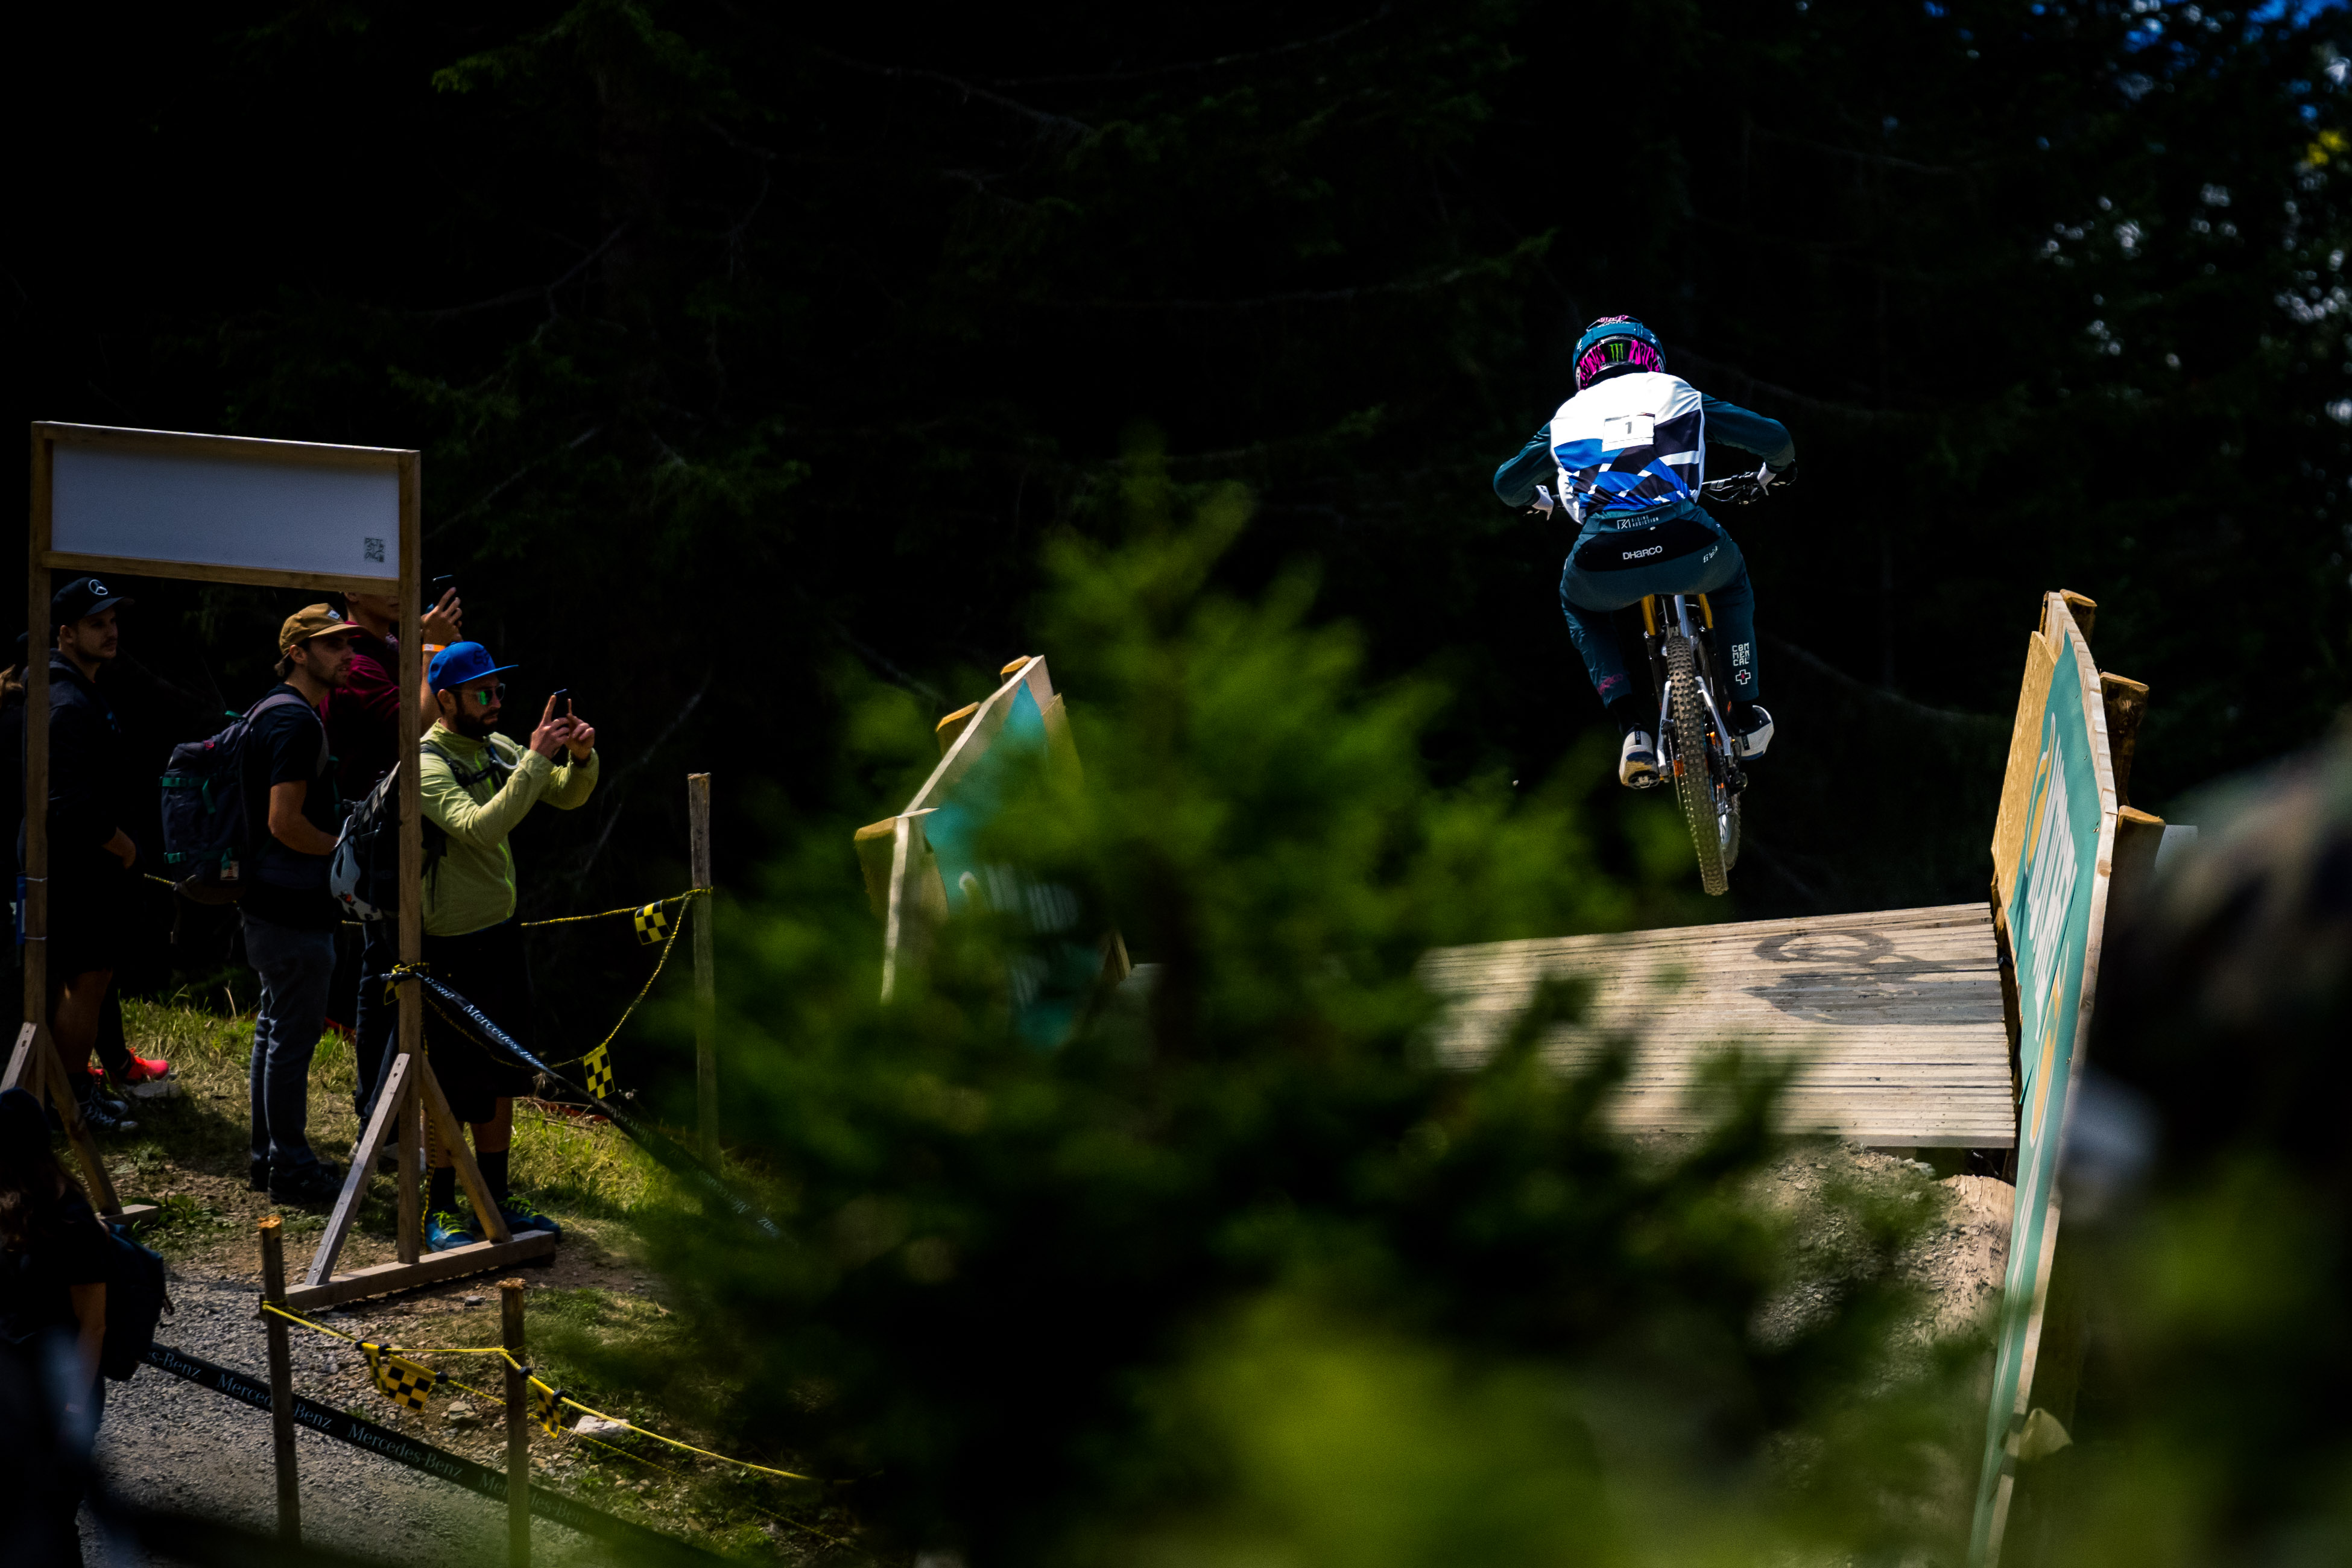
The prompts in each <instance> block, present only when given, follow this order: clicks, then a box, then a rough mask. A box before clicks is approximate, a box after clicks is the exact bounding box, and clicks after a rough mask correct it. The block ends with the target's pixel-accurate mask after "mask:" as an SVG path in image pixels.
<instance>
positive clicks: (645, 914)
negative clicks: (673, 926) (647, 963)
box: [635, 899, 678, 947]
mask: <svg viewBox="0 0 2352 1568" xmlns="http://www.w3.org/2000/svg"><path fill="white" fill-rule="evenodd" d="M677 901H678V900H676V899H664V900H662V901H661V902H659V903H657V904H647V905H646V907H645V908H644V909H641V910H638V911H637V912H636V916H635V921H636V927H637V941H638V942H639V944H641V945H642V946H646V947H651V946H653V945H654V943H656V942H659V941H661V940H662V938H664V937H666V936H667V935H668V934H669V907H670V905H672V904H674V903H676V902H677Z"/></svg>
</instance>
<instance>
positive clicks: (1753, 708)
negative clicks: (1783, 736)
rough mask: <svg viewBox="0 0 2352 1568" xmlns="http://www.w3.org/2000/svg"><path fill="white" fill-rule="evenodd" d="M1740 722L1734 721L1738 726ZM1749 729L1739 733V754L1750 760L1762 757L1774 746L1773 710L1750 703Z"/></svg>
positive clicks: (1748, 714)
mask: <svg viewBox="0 0 2352 1568" xmlns="http://www.w3.org/2000/svg"><path fill="white" fill-rule="evenodd" d="M1738 722H1739V721H1738V720H1734V721H1733V723H1734V724H1735V725H1737V724H1738ZM1747 723H1748V727H1747V728H1746V729H1743V730H1741V731H1739V742H1738V745H1739V754H1740V755H1741V756H1742V757H1744V758H1748V759H1750V760H1753V759H1754V758H1757V757H1760V756H1762V755H1763V754H1764V753H1765V752H1767V751H1769V749H1770V748H1771V745H1772V710H1770V709H1769V708H1766V707H1763V706H1762V705H1760V704H1758V703H1750V704H1748V713H1747Z"/></svg>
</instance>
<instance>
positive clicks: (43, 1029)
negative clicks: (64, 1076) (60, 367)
mask: <svg viewBox="0 0 2352 1568" xmlns="http://www.w3.org/2000/svg"><path fill="white" fill-rule="evenodd" d="M28 522H29V528H28V534H29V537H28V539H27V541H26V542H27V543H28V544H29V545H30V546H31V548H30V549H29V551H27V552H26V553H27V556H28V559H27V560H26V563H25V625H26V626H28V627H30V628H31V631H32V635H31V636H30V637H26V639H25V877H24V881H23V884H22V885H23V887H24V889H25V890H24V895H23V897H24V902H25V907H24V909H23V910H21V911H20V912H19V914H18V917H17V918H18V919H20V920H21V921H23V922H24V927H23V929H24V932H25V946H24V960H25V1022H26V1023H27V1024H30V1025H32V1026H33V1027H34V1028H35V1030H36V1031H37V1033H38V1035H39V1042H38V1048H40V1049H43V1050H47V1049H51V1048H52V1047H51V1045H50V1042H49V649H50V648H52V647H55V646H56V644H57V640H58V628H57V627H55V626H51V625H50V624H49V608H50V606H49V574H48V572H47V569H46V567H45V566H44V564H43V562H42V559H41V558H42V557H43V556H45V555H47V553H48V550H49V447H48V443H47V441H45V440H43V439H42V433H41V430H40V427H39V426H34V429H33V510H32V516H31V517H30V518H29V519H28Z"/></svg>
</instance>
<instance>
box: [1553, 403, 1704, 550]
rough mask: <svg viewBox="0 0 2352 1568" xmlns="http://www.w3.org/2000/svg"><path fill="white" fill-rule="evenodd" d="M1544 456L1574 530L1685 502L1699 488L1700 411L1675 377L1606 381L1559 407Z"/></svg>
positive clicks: (1701, 454)
mask: <svg viewBox="0 0 2352 1568" xmlns="http://www.w3.org/2000/svg"><path fill="white" fill-rule="evenodd" d="M1551 453H1552V458H1553V459H1554V460H1555V461H1556V462H1558V464H1559V488H1560V499H1561V500H1564V501H1566V502H1567V503H1568V510H1569V511H1570V515H1572V516H1573V517H1574V518H1575V519H1576V521H1579V522H1583V521H1587V520H1588V519H1591V518H1595V517H1601V518H1613V517H1619V516H1623V517H1633V516H1636V515H1638V514H1641V513H1643V512H1649V511H1654V510H1657V509H1658V508H1660V507H1664V506H1672V505H1674V504H1675V503H1676V502H1684V503H1688V502H1692V501H1695V500H1696V499H1697V497H1698V489H1699V487H1700V486H1701V485H1703V484H1705V483H1706V408H1705V406H1704V405H1702V403H1701V401H1700V398H1699V395H1698V389H1697V388H1696V387H1694V386H1692V385H1691V384H1690V383H1688V382H1686V381H1685V380H1683V379H1682V377H1680V376H1678V375H1668V374H1665V373H1664V371H1639V372H1635V373H1633V374H1627V375H1612V376H1611V377H1610V378H1609V379H1607V380H1606V381H1602V382H1598V383H1596V384H1593V385H1591V386H1589V387H1587V388H1586V389H1585V390H1584V391H1582V392H1580V393H1578V394H1577V395H1575V396H1574V397H1571V398H1570V399H1569V400H1568V401H1567V402H1566V403H1563V404H1561V405H1560V406H1559V413H1558V414H1555V415H1553V416H1552V420H1551Z"/></svg>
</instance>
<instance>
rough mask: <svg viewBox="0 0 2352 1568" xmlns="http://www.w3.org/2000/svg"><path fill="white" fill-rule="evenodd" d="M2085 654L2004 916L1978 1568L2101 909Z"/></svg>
mask: <svg viewBox="0 0 2352 1568" xmlns="http://www.w3.org/2000/svg"><path fill="white" fill-rule="evenodd" d="M2078 647H2079V645H2078V643H2077V642H2076V640H2075V639H2074V637H2067V638H2065V640H2064V644H2063V647H2062V649H2061V651H2060V652H2059V655H2058V658H2057V662H2056V665H2055V667H2054V668H2053V669H2052V670H2051V675H2050V687H2049V691H2048V695H2047V698H2046V700H2044V702H2043V705H2042V728H2041V754H2040V756H2039V758H2038V759H2037V760H2036V762H2035V763H2034V769H2033V782H2032V793H2031V795H2030V796H2029V797H2028V798H2029V800H2030V803H2031V804H2030V807H2029V811H2028V815H2027V816H2026V819H2025V833H2024V838H2023V844H2022V847H2021V850H2020V852H2019V857H2018V861H2017V865H2016V867H2015V871H2016V875H2015V877H2014V878H2013V879H2011V883H2010V886H2011V889H2014V890H2013V892H2012V893H2011V898H2010V902H2009V910H2008V917H2009V931H2010V941H2011V946H2012V948H2013V950H2014V957H2015V960H2016V964H2017V1000H2018V1016H2019V1028H2018V1066H2019V1068H2020V1075H2021V1092H2022V1100H2021V1103H2020V1105H2019V1109H2018V1129H2017V1192H2016V1200H2015V1208H2014V1210H2013V1215H2012V1218H2011V1226H2010V1241H2009V1271H2008V1278H2007V1280H2006V1281H2005V1283H2004V1285H2003V1288H2002V1291H2001V1305H2000V1340H1999V1342H1998V1347H1999V1348H1998V1351H1997V1353H1996V1357H1995V1360H1994V1363H1993V1384H1992V1403H1991V1406H1990V1409H1989V1410H1988V1411H1987V1413H1986V1417H1985V1450H1984V1470H1983V1474H1982V1477H1981V1479H1979V1483H1978V1490H1977V1509H1976V1521H1975V1528H1974V1530H1973V1531H1972V1532H1971V1536H1970V1540H1969V1563H1971V1564H1972V1565H1974V1568H1984V1565H1985V1564H1986V1563H1988V1562H1990V1560H1991V1558H1992V1556H1993V1554H1994V1553H1995V1552H1997V1551H1998V1547H1999V1538H1998V1525H1997V1521H1999V1520H2000V1516H2001V1514H2002V1512H2003V1511H2004V1510H2003V1507H2002V1505H2003V1504H2004V1503H2005V1502H2006V1498H2005V1497H2003V1496H2002V1493H2003V1491H2004V1488H2003V1485H2002V1483H2003V1481H2004V1479H2007V1478H2008V1477H2009V1474H2010V1467H2011V1465H2012V1464H2013V1463H2014V1460H2013V1459H2012V1458H2011V1453H2010V1448H2011V1441H2010V1439H2011V1431H2012V1429H2013V1428H2014V1427H2015V1426H2016V1424H2017V1419H2018V1415H2019V1411H2018V1395H2019V1386H2020V1384H2021V1381H2022V1380H2023V1379H2024V1378H2026V1377H2027V1376H2029V1375H2030V1372H2029V1368H2030V1365H2031V1363H2032V1354H2033V1348H2034V1346H2033V1336H2034V1332H2035V1328H2036V1324H2035V1312H2036V1307H2037V1304H2038V1302H2039V1300H2040V1297H2041V1287H2042V1254H2043V1251H2044V1245H2043V1244H2044V1237H2045V1233H2046V1231H2047V1228H2048V1226H2050V1225H2051V1224H2052V1223H2053V1209H2052V1205H2051V1199H2052V1196H2053V1189H2054V1184H2055V1183H2056V1180H2057V1175H2058V1154H2059V1143H2060V1141H2061V1135H2062V1133H2063V1131H2064V1129H2065V1125H2066V1097H2067V1089H2068V1086H2069V1084H2070V1083H2071V1081H2072V1079H2073V1075H2074V1051H2075V1043H2076V1039H2077V1036H2078V1033H2079V1026H2080V1023H2081V1018H2080V1013H2081V1009H2082V1005H2083V999H2084V998H2083V973H2084V966H2085V964H2086V963H2088V962H2089V955H2090V947H2091V916H2092V910H2093V908H2094V906H2095V904H2096V903H2097V902H2098V900H2097V898H2096V897H2095V892H2096V883H2097V878H2098V858H2099V841H2100V836H2101V832H2102V829H2103V828H2104V826H2105V821H2104V817H2105V813H2104V811H2103V809H2102V802H2101V799H2100V794H2099V764H2098V758H2097V756H2096V754H2095V747H2096V746H2097V745H2098V743H2099V734H2098V733H2097V732H2095V731H2093V729H2092V726H2091V716H2090V715H2089V714H2087V713H2085V712H2084V708H2083V691H2084V685H2085V679H2084V678H2085V676H2086V675H2088V676H2089V677H2090V679H2096V675H2095V672H2092V671H2086V670H2085V669H2084V668H2083V667H2082V665H2081V664H2080V663H2079V662H2078V659H2079V658H2080V655H2079V653H2078Z"/></svg>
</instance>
